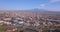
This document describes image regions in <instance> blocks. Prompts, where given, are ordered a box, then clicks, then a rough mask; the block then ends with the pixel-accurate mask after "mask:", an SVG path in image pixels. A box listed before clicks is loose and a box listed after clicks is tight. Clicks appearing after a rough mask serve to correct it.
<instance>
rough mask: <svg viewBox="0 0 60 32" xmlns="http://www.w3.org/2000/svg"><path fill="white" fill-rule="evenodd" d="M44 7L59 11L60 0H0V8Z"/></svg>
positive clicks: (23, 8)
mask: <svg viewBox="0 0 60 32" xmlns="http://www.w3.org/2000/svg"><path fill="white" fill-rule="evenodd" d="M34 8H39V9H46V10H51V11H60V0H0V10H27V9H34Z"/></svg>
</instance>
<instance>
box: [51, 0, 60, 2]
mask: <svg viewBox="0 0 60 32" xmlns="http://www.w3.org/2000/svg"><path fill="white" fill-rule="evenodd" d="M50 2H60V0H50Z"/></svg>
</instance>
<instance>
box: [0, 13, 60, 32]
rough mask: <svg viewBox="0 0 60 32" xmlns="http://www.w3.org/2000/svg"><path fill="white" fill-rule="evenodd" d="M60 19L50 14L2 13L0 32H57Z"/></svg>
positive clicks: (0, 16)
mask: <svg viewBox="0 0 60 32" xmlns="http://www.w3.org/2000/svg"><path fill="white" fill-rule="evenodd" d="M59 17H60V16H59V15H57V16H56V14H49V13H48V14H45V13H44V14H41V13H40V14H39V13H34V12H1V13H0V32H56V31H59V30H60V18H59ZM55 30H56V31H55Z"/></svg>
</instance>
